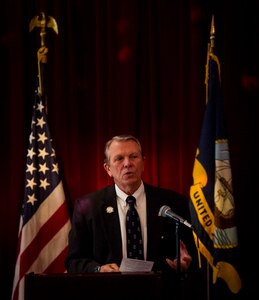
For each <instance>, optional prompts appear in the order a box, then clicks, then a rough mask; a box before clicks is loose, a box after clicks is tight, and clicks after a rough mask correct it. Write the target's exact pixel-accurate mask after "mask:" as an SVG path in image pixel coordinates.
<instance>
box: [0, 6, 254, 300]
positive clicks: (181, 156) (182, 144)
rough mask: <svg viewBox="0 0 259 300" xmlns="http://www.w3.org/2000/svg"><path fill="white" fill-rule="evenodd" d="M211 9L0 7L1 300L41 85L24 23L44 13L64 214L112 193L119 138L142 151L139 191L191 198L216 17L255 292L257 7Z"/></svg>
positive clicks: (34, 46)
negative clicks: (110, 149)
mask: <svg viewBox="0 0 259 300" xmlns="http://www.w3.org/2000/svg"><path fill="white" fill-rule="evenodd" d="M214 2H215V3H214ZM214 2H213V1H202V0H196V1H195V0H187V1H181V0H175V1H172V0H141V1H140V0H112V1H111V0H110V1H109V0H87V1H86V0H70V1H69V0H66V1H63V0H56V1H51V0H50V1H35V0H23V1H22V0H20V1H19V0H2V1H1V4H0V7H1V9H0V24H1V25H0V54H1V72H0V79H1V80H0V83H1V110H0V111H1V129H0V130H1V154H2V155H1V200H0V201H1V210H2V217H1V219H0V232H1V241H0V243H1V245H0V257H1V268H0V270H1V275H0V276H1V278H0V282H6V284H5V285H3V284H1V289H0V298H1V299H10V295H11V289H12V280H13V273H14V264H15V255H16V246H17V234H18V223H19V215H20V213H21V204H22V199H23V193H24V175H25V168H26V166H25V161H26V154H27V153H26V151H27V143H28V138H29V129H30V121H31V114H32V105H33V100H34V88H35V82H36V77H37V50H38V48H39V47H40V35H39V32H40V31H39V29H38V28H35V29H34V30H33V31H32V32H29V23H30V20H31V19H32V18H33V17H34V16H35V15H39V14H40V12H42V11H43V12H45V14H46V16H52V17H54V18H55V19H56V21H57V23H58V28H59V33H58V35H57V34H56V33H55V32H54V31H53V30H52V29H51V28H48V29H47V36H46V46H47V47H48V50H49V52H48V62H47V78H46V89H47V96H48V117H49V125H50V130H51V135H52V138H53V146H54V148H55V149H56V156H57V159H58V161H59V166H60V169H61V176H62V180H63V182H64V185H65V191H66V196H67V200H68V204H69V206H70V210H71V212H72V209H73V203H74V200H75V199H76V198H77V197H78V196H79V195H82V194H84V193H88V192H91V191H94V190H96V189H98V188H101V187H103V186H104V185H106V184H109V183H110V181H109V178H108V177H107V175H106V174H105V172H104V170H103V148H104V143H105V142H106V141H107V140H108V139H109V138H111V137H112V136H113V135H116V134H121V133H131V134H133V135H136V136H137V137H138V138H139V139H140V141H141V142H142V145H143V148H144V153H145V155H146V167H145V174H144V179H145V180H146V181H147V182H149V183H152V184H155V185H159V186H162V187H166V188H171V189H175V190H177V191H179V192H182V193H184V194H186V195H187V196H189V188H190V185H191V184H192V169H193V164H194V157H195V151H196V148H197V145H198V139H199V135H200V129H201V122H202V117H203V113H204V108H205V85H204V79H205V64H206V52H207V43H208V42H209V34H210V25H211V18H212V14H214V16H215V26H216V51H217V55H218V56H219V59H220V61H221V68H222V69H221V77H222V85H223V93H224V101H225V115H226V118H227V127H228V132H229V144H230V157H231V163H232V173H233V174H232V175H233V188H234V197H235V203H236V212H237V224H238V229H239V240H240V244H241V248H242V255H243V256H242V257H243V269H244V277H245V281H246V284H247V285H248V286H249V288H253V281H255V272H254V271H253V268H251V261H250V259H247V256H248V255H251V253H250V246H251V243H252V242H253V241H254V240H255V238H252V239H251V236H252V235H253V234H254V235H255V236H257V235H258V234H257V232H256V231H255V230H256V229H255V227H256V225H255V224H256V222H251V220H254V219H255V218H256V212H255V206H256V201H257V198H258V196H257V193H256V192H257V191H256V185H255V178H257V175H256V174H257V167H258V130H257V128H258V99H259V98H258V96H259V95H258V94H259V74H258V73H259V71H258V70H259V62H258V53H259V49H258V45H257V44H258V43H257V42H256V38H257V37H258V36H259V21H258V17H257V14H258V4H256V1H255V3H254V1H239V3H237V2H236V1H214ZM240 2H241V3H240ZM248 233H249V235H248ZM256 260H257V259H256ZM247 261H249V262H248V263H247Z"/></svg>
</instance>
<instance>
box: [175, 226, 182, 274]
mask: <svg viewBox="0 0 259 300" xmlns="http://www.w3.org/2000/svg"><path fill="white" fill-rule="evenodd" d="M179 227H180V222H179V221H176V222H175V245H176V259H177V269H176V272H177V275H178V277H179V279H180V278H181V264H180V258H181V257H180V235H179Z"/></svg>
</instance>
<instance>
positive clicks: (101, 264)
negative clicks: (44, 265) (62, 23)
mask: <svg viewBox="0 0 259 300" xmlns="http://www.w3.org/2000/svg"><path fill="white" fill-rule="evenodd" d="M104 154H105V162H104V168H105V170H106V172H107V173H108V175H109V176H110V177H111V178H113V180H114V184H112V185H110V186H108V187H105V188H103V189H101V190H98V191H95V192H94V193H91V194H88V195H85V196H83V197H81V198H79V199H77V201H76V202H75V206H74V211H73V219H72V229H71V231H70V234H69V251H68V256H67V259H66V262H65V264H66V268H67V270H68V272H79V273H85V272H120V264H121V261H122V258H127V238H126V234H127V233H126V228H125V220H126V213H127V210H128V204H127V203H126V198H127V196H128V195H133V196H134V197H135V198H136V205H135V206H136V209H137V212H138V214H139V219H140V223H141V233H142V241H143V246H144V247H143V251H144V260H147V261H152V262H154V265H153V269H152V270H153V271H155V272H161V274H162V278H163V282H164V287H163V291H165V295H166V294H167V290H168V291H170V289H174V290H175V291H176V289H177V286H179V281H177V280H178V279H179V278H183V277H184V276H183V275H186V274H187V273H188V270H190V269H191V266H192V264H193V254H194V252H195V251H196V250H195V246H194V241H193V236H192V231H191V230H190V228H187V227H186V226H184V225H182V224H180V226H179V223H178V222H175V221H174V220H172V219H171V218H167V217H161V216H159V211H160V208H161V207H162V206H164V205H166V206H168V207H169V208H171V210H172V211H173V212H174V213H176V214H177V215H179V216H181V217H182V218H184V219H186V220H189V219H190V218H189V208H188V199H186V198H185V197H184V196H183V195H181V194H179V193H177V192H175V191H172V190H167V189H162V188H159V187H155V186H152V185H150V184H147V183H145V182H143V180H142V173H143V171H144V161H145V157H144V155H143V152H142V147H141V144H140V142H139V141H138V139H136V138H135V137H134V136H131V135H121V136H115V137H113V138H112V139H111V140H110V141H108V142H107V143H106V145H105V151H104ZM176 225H177V227H176ZM176 228H178V229H179V231H176ZM175 233H178V234H179V235H178V234H175ZM179 237H180V239H179ZM176 245H178V248H177V247H176ZM177 249H178V250H180V253H181V255H180V258H179V256H178V260H177V257H176V253H177ZM177 261H180V267H179V266H178V268H177ZM175 299H177V298H175Z"/></svg>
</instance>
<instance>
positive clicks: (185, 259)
mask: <svg viewBox="0 0 259 300" xmlns="http://www.w3.org/2000/svg"><path fill="white" fill-rule="evenodd" d="M191 261H192V257H191V256H190V255H189V253H188V251H187V248H186V246H185V244H184V242H183V241H180V266H181V268H180V269H181V272H185V271H187V269H188V268H189V266H190V264H191ZM166 262H167V263H168V265H169V266H170V267H171V268H173V269H175V270H176V269H177V258H175V259H174V260H171V259H169V258H167V259H166Z"/></svg>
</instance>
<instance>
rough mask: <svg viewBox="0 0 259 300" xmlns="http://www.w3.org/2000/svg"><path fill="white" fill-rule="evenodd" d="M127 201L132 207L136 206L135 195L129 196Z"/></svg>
mask: <svg viewBox="0 0 259 300" xmlns="http://www.w3.org/2000/svg"><path fill="white" fill-rule="evenodd" d="M126 202H127V203H128V204H129V206H130V207H134V205H135V203H136V198H135V197H133V196H128V197H127V199H126Z"/></svg>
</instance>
